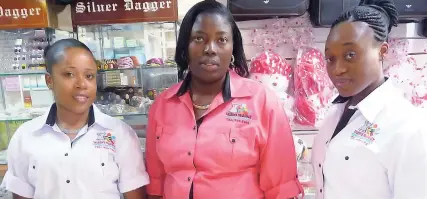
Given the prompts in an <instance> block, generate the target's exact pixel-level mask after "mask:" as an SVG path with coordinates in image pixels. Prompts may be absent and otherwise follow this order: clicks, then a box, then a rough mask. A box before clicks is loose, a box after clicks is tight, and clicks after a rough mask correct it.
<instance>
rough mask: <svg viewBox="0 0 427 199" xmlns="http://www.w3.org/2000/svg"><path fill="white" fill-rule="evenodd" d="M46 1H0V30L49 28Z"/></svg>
mask: <svg viewBox="0 0 427 199" xmlns="http://www.w3.org/2000/svg"><path fill="white" fill-rule="evenodd" d="M48 24H49V23H48V12H47V5H46V1H45V0H0V29H16V28H45V27H48Z"/></svg>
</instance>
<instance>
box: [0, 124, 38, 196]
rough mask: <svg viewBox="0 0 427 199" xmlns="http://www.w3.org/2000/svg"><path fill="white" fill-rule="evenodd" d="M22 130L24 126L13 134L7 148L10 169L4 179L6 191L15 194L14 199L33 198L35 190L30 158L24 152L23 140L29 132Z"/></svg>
mask: <svg viewBox="0 0 427 199" xmlns="http://www.w3.org/2000/svg"><path fill="white" fill-rule="evenodd" d="M24 125H25V124H24ZM22 128H23V125H21V127H19V128H18V130H16V132H15V134H13V136H12V139H11V140H10V143H9V146H8V148H7V167H8V168H7V171H6V174H5V176H4V179H3V181H4V182H3V183H4V185H5V186H6V190H7V191H9V192H12V193H13V198H14V199H28V198H33V197H34V189H35V187H33V185H32V184H31V183H30V180H29V179H28V168H29V162H28V160H29V157H28V155H27V154H26V153H24V152H23V150H24V149H23V147H25V145H24V144H23V142H24V140H23V139H24V135H25V133H28V132H27V131H25V132H24V131H21V130H22Z"/></svg>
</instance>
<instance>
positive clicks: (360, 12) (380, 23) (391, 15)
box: [332, 0, 399, 42]
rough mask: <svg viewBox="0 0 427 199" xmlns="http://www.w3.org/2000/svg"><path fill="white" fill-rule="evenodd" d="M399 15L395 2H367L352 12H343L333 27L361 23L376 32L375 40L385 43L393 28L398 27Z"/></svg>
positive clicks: (387, 0)
mask: <svg viewBox="0 0 427 199" xmlns="http://www.w3.org/2000/svg"><path fill="white" fill-rule="evenodd" d="M398 17H399V14H398V12H397V9H396V7H395V5H394V2H393V0H365V1H363V0H362V1H361V2H360V4H359V6H356V7H354V8H353V9H352V10H348V11H345V12H343V13H342V14H341V15H340V16H339V17H338V19H337V20H335V21H334V23H332V27H334V26H336V25H338V24H339V23H341V22H344V21H361V22H365V23H367V24H369V27H371V28H372V29H373V30H374V37H375V40H377V41H379V42H385V41H387V39H388V34H389V33H390V31H391V28H392V27H393V26H397V22H398Z"/></svg>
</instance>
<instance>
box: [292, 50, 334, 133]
mask: <svg viewBox="0 0 427 199" xmlns="http://www.w3.org/2000/svg"><path fill="white" fill-rule="evenodd" d="M293 77H294V87H295V90H294V97H295V104H294V110H295V118H294V122H295V124H297V125H302V126H311V127H317V126H318V125H319V122H321V121H322V120H323V119H324V117H325V114H326V112H327V109H328V106H329V105H330V102H331V99H332V97H333V95H334V92H333V89H332V88H333V85H332V83H331V81H330V79H329V77H328V75H327V71H326V62H325V60H324V56H323V54H322V52H321V51H320V50H318V49H316V48H312V47H302V48H300V49H299V50H298V55H297V61H296V65H295V68H294V75H293Z"/></svg>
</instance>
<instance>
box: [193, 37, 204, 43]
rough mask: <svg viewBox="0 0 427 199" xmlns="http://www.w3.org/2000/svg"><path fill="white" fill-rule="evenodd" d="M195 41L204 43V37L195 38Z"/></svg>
mask: <svg viewBox="0 0 427 199" xmlns="http://www.w3.org/2000/svg"><path fill="white" fill-rule="evenodd" d="M194 41H196V42H202V41H203V38H202V37H195V38H194Z"/></svg>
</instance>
